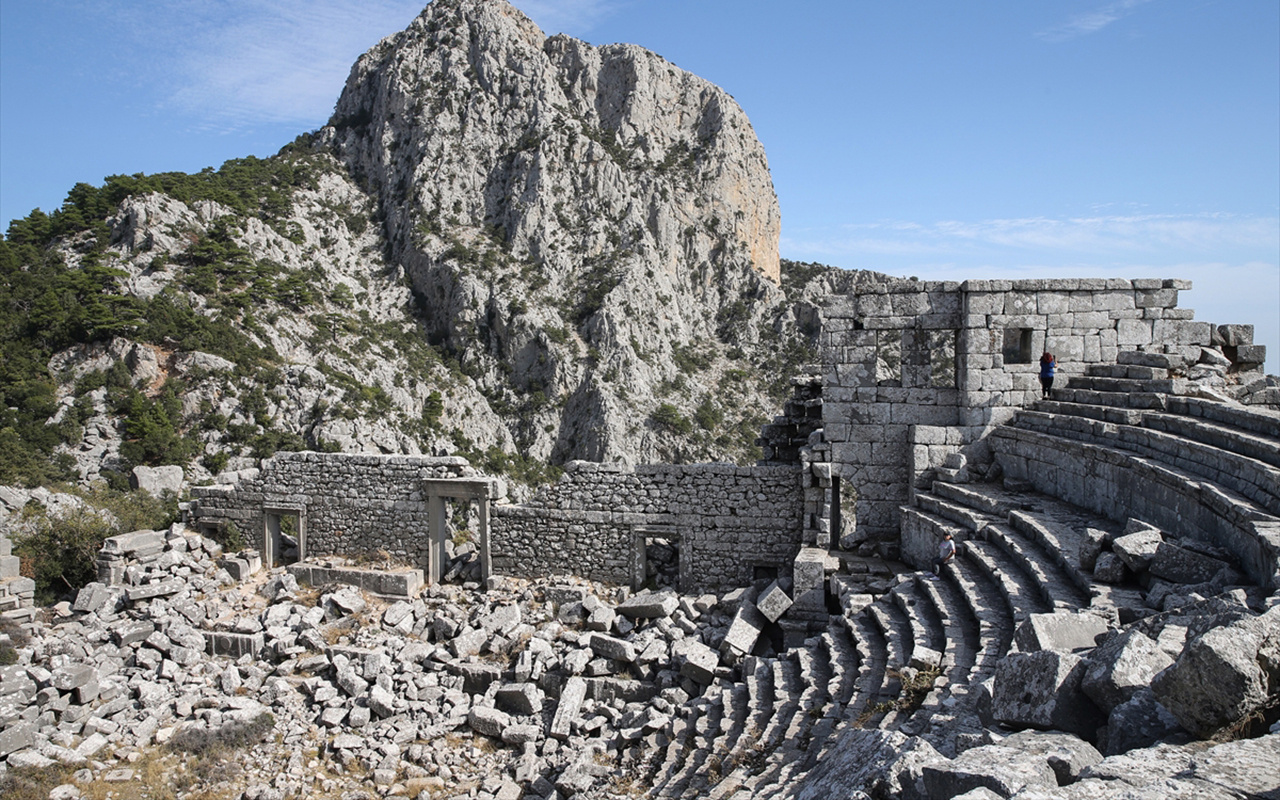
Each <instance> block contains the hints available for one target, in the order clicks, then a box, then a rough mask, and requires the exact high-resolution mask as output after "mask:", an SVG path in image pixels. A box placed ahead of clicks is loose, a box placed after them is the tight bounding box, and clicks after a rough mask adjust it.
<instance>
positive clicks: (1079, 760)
mask: <svg viewBox="0 0 1280 800" xmlns="http://www.w3.org/2000/svg"><path fill="white" fill-rule="evenodd" d="M1000 744H1001V745H1003V746H1005V747H1012V748H1015V749H1017V750H1020V751H1022V752H1024V753H1028V754H1031V753H1034V754H1035V755H1038V756H1040V757H1041V758H1043V759H1044V760H1045V763H1047V764H1048V765H1049V769H1051V770H1053V774H1054V776H1055V777H1056V778H1057V780H1058V785H1059V786H1066V785H1068V784H1071V783H1075V782H1076V781H1078V780H1079V779H1080V773H1082V772H1084V770H1085V769H1087V768H1089V767H1091V766H1093V765H1094V764H1097V763H1098V762H1099V761H1101V760H1102V753H1099V752H1098V749H1097V748H1096V747H1094V746H1093V745H1091V744H1089V743H1088V742H1086V741H1084V740H1083V739H1081V738H1079V737H1078V736H1073V735H1071V734H1069V733H1058V732H1057V731H1037V730H1027V731H1019V732H1018V733H1015V734H1013V735H1012V736H1006V737H1005V738H1004V739H1003V740H1001V742H1000Z"/></svg>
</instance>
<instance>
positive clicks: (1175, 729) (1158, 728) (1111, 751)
mask: <svg viewBox="0 0 1280 800" xmlns="http://www.w3.org/2000/svg"><path fill="white" fill-rule="evenodd" d="M1179 735H1181V737H1183V738H1187V735H1186V733H1184V732H1183V730H1182V726H1181V725H1179V724H1178V720H1177V719H1176V718H1175V717H1174V716H1173V715H1172V714H1170V713H1169V711H1168V709H1166V708H1165V707H1164V706H1162V705H1160V704H1159V703H1158V702H1156V696H1155V694H1154V693H1153V692H1152V691H1151V687H1149V686H1143V687H1142V688H1140V689H1138V690H1137V691H1136V692H1134V693H1133V696H1132V697H1130V698H1129V699H1128V700H1127V701H1125V702H1123V703H1121V704H1120V705H1118V706H1116V707H1115V708H1113V709H1111V713H1110V715H1108V717H1107V727H1106V735H1105V736H1103V737H1101V739H1100V741H1099V748H1100V749H1101V750H1102V752H1103V753H1104V754H1106V755H1108V756H1113V755H1117V754H1119V753H1127V752H1129V751H1130V750H1133V749H1135V748H1139V747H1151V746H1153V745H1155V744H1156V743H1158V742H1162V741H1170V740H1171V739H1174V738H1175V737H1178V736H1179Z"/></svg>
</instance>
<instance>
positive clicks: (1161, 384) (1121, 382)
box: [1066, 375, 1178, 394]
mask: <svg viewBox="0 0 1280 800" xmlns="http://www.w3.org/2000/svg"><path fill="white" fill-rule="evenodd" d="M1177 384H1178V381H1175V380H1174V379H1172V378H1108V377H1101V376H1098V375H1076V376H1072V377H1071V378H1069V379H1067V386H1066V388H1067V389H1086V390H1091V391H1095V392H1124V393H1129V394H1136V393H1153V394H1175V393H1176V386H1177Z"/></svg>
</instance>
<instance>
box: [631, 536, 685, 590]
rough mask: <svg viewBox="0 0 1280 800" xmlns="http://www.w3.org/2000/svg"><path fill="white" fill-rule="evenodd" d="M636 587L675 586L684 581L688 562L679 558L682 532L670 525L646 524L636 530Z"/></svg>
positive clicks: (678, 587) (672, 587)
mask: <svg viewBox="0 0 1280 800" xmlns="http://www.w3.org/2000/svg"><path fill="white" fill-rule="evenodd" d="M634 537H635V540H634V546H633V556H632V564H633V570H632V580H631V583H632V588H633V589H654V590H658V589H672V590H676V591H679V590H680V587H681V586H682V585H683V583H684V581H683V573H684V570H685V565H684V564H683V563H682V560H681V558H680V555H681V554H680V534H679V533H677V532H676V530H675V529H674V528H670V527H667V526H657V525H654V526H645V527H640V528H636V529H635V531H634Z"/></svg>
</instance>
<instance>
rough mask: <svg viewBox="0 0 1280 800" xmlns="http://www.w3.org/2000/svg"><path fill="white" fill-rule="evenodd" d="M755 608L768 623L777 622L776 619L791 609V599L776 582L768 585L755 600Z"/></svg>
mask: <svg viewBox="0 0 1280 800" xmlns="http://www.w3.org/2000/svg"><path fill="white" fill-rule="evenodd" d="M756 608H757V609H758V610H759V611H760V613H761V614H762V615H763V616H764V618H765V619H767V620H769V621H770V622H777V621H778V618H779V617H781V616H782V615H783V614H785V613H787V609H788V608H791V598H790V597H788V596H787V593H786V592H785V591H784V590H783V588H782V587H781V586H779V585H778V582H777V581H774V582H773V583H771V584H769V586H768V588H766V589H765V590H764V591H763V592H761V593H760V597H759V598H758V599H757V600H756Z"/></svg>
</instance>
